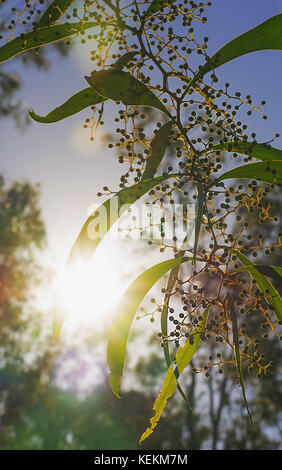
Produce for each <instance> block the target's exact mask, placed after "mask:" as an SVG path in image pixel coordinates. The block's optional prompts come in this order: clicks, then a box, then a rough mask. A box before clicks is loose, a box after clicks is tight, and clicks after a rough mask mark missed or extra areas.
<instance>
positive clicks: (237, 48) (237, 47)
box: [197, 13, 282, 78]
mask: <svg viewBox="0 0 282 470" xmlns="http://www.w3.org/2000/svg"><path fill="white" fill-rule="evenodd" d="M266 50H282V13H279V14H278V15H276V16H272V17H271V18H269V19H268V20H266V21H264V22H263V23H261V24H259V25H258V26H256V27H255V28H253V29H250V30H249V31H247V32H246V33H243V34H241V35H240V36H238V37H236V38H235V39H233V40H232V41H230V42H229V43H228V44H226V45H225V46H223V47H222V48H221V49H220V50H219V51H218V52H216V54H214V55H213V56H212V57H211V59H210V60H209V61H208V62H207V63H206V64H205V65H204V66H203V67H202V69H201V70H200V72H199V73H198V74H197V78H200V77H203V76H204V75H205V74H206V73H207V72H210V71H211V70H213V69H215V68H217V67H220V66H221V65H223V64H225V63H226V62H230V61H231V60H233V59H236V58H237V57H240V56H242V55H245V54H249V53H250V52H256V51H266Z"/></svg>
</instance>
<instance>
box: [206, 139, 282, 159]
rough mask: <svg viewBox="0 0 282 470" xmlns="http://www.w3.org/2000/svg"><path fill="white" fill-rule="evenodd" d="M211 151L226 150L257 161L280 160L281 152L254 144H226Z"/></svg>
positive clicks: (244, 142)
mask: <svg viewBox="0 0 282 470" xmlns="http://www.w3.org/2000/svg"><path fill="white" fill-rule="evenodd" d="M210 150H211V151H218V150H226V151H228V152H237V153H241V154H243V155H248V156H251V157H253V158H257V159H258V160H269V161H272V160H282V150H280V149H277V148H275V147H271V146H270V145H267V144H257V143H254V142H246V141H243V142H226V143H224V144H218V145H215V146H214V147H212V148H211V149H210Z"/></svg>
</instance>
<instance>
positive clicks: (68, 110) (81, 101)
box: [29, 87, 107, 123]
mask: <svg viewBox="0 0 282 470" xmlns="http://www.w3.org/2000/svg"><path fill="white" fill-rule="evenodd" d="M103 101H107V98H103V97H102V96H101V95H98V93H96V92H95V91H94V90H93V88H91V87H88V88H85V89H84V90H81V91H79V92H78V93H76V94H75V95H73V96H72V97H71V98H69V99H68V100H67V101H65V103H63V104H61V105H60V106H58V107H57V108H55V109H53V110H52V111H51V112H50V113H49V114H47V115H46V116H39V115H38V114H36V113H35V112H34V111H29V114H30V117H31V118H32V119H34V120H35V121H37V122H43V123H52V122H57V121H61V120H62V119H65V118H67V117H69V116H72V115H73V114H76V113H78V112H79V111H82V110H83V109H85V108H88V106H93V105H94V104H98V103H102V102H103Z"/></svg>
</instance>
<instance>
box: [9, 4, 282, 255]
mask: <svg viewBox="0 0 282 470" xmlns="http://www.w3.org/2000/svg"><path fill="white" fill-rule="evenodd" d="M281 11H282V1H281V0H269V1H265V0H248V1H246V0H244V1H243V0H236V1H234V0H214V1H213V6H212V7H210V8H208V9H207V17H208V22H207V24H206V26H203V27H202V31H203V34H204V35H207V36H208V37H209V38H210V41H209V53H210V55H211V54H212V53H214V52H216V50H218V49H219V48H220V47H221V46H223V45H224V44H226V43H227V42H228V41H230V40H231V39H233V38H234V37H235V36H237V35H239V34H241V33H243V32H245V31H247V30H249V29H251V28H252V27H254V26H256V25H257V24H259V23H261V22H263V21H264V20H266V19H267V18H269V17H271V16H273V15H275V14H278V13H280V12H281ZM82 47H83V46H80V45H79V44H78V43H77V46H76V47H75V48H74V50H72V51H71V52H70V54H69V56H68V57H67V58H65V59H62V58H61V57H60V56H58V54H57V53H54V52H52V55H51V54H50V57H51V58H52V66H51V68H50V70H49V71H47V72H46V71H39V70H36V69H35V68H34V67H28V68H24V67H23V66H22V65H21V64H20V63H19V61H17V60H13V59H12V60H11V61H10V63H9V64H7V65H6V66H5V67H9V69H10V70H13V71H15V72H18V73H19V74H20V75H21V77H22V80H23V83H24V85H23V87H22V90H21V91H20V96H21V97H22V98H23V99H24V100H25V102H26V103H27V105H28V107H29V108H33V109H34V110H35V111H36V112H37V113H38V114H42V115H44V114H47V112H49V110H51V109H53V108H54V107H55V106H57V105H59V104H61V103H62V102H64V101H65V100H66V99H67V98H69V97H70V96H71V95H72V94H74V93H75V92H77V91H79V90H80V89H82V88H84V87H86V86H87V84H86V82H85V80H84V78H83V76H84V75H86V74H88V73H89V72H90V71H91V70H92V68H93V65H92V63H91V62H90V61H89V60H88V59H87V56H86V55H85V54H84V52H83V48H82ZM84 56H85V57H84ZM217 75H218V76H219V78H220V79H222V81H223V83H224V82H225V81H228V82H230V83H231V85H232V90H234V91H237V90H238V91H241V92H242V93H243V94H246V93H248V92H249V93H250V94H251V95H252V96H253V97H254V98H255V99H256V100H257V101H261V100H263V99H265V100H266V101H267V106H266V107H265V112H266V114H267V116H268V120H267V121H263V120H262V119H257V118H252V119H251V120H249V122H250V123H251V122H252V123H253V126H252V127H253V130H255V131H256V132H257V138H258V140H261V141H264V140H268V139H271V138H272V136H273V135H274V134H275V133H276V132H279V133H280V134H281V135H282V106H281V105H282V90H281V75H282V53H281V52H279V51H266V52H257V53H253V54H249V55H246V56H244V57H241V58H239V59H236V60H234V61H232V62H230V63H229V64H226V65H224V66H222V67H221V68H220V69H218V72H217ZM106 108H107V109H106V114H105V118H104V121H105V123H106V129H108V130H111V123H112V119H111V105H110V104H108V103H107V106H106ZM88 115H89V112H88V111H83V112H82V113H79V114H77V115H75V116H73V117H70V118H68V119H66V120H64V121H62V122H60V123H55V124H39V123H35V122H34V123H32V124H31V125H30V126H29V127H28V128H27V129H26V130H25V131H24V132H22V131H20V130H18V129H17V128H16V127H15V124H14V122H13V121H12V120H11V119H2V120H1V122H0V137H1V170H0V173H2V174H3V175H4V176H5V177H6V178H7V180H8V181H12V180H24V179H27V180H30V181H32V182H39V183H41V187H42V194H41V206H42V211H43V218H44V221H45V223H46V227H47V232H48V241H49V247H50V252H51V254H52V256H54V257H55V258H60V259H64V258H65V257H66V255H67V253H68V251H69V249H70V247H71V244H72V242H73V241H74V239H75V236H76V235H77V234H78V232H79V231H80V228H81V226H82V224H83V222H84V220H85V217H86V212H87V208H88V207H89V206H90V205H91V204H92V203H95V202H100V199H99V198H97V196H96V193H97V192H98V191H99V190H100V189H101V188H102V187H103V186H105V185H107V186H109V187H111V188H118V184H119V177H120V175H121V174H122V171H123V166H122V165H119V164H118V163H117V159H116V158H115V157H114V152H111V151H109V150H108V149H104V148H103V147H98V148H96V150H95V147H93V148H94V151H92V150H91V149H92V147H90V145H91V144H89V141H88V137H89V134H88V131H87V130H83V129H82V126H83V122H84V119H85V117H87V116H88ZM107 122H109V124H107ZM250 127H251V126H250ZM83 135H84V137H83ZM275 146H276V147H280V148H282V140H281V138H280V139H278V140H277V141H276V142H275ZM89 149H90V150H89Z"/></svg>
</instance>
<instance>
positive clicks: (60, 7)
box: [37, 0, 74, 28]
mask: <svg viewBox="0 0 282 470" xmlns="http://www.w3.org/2000/svg"><path fill="white" fill-rule="evenodd" d="M73 2H74V0H55V1H54V2H53V3H51V5H50V6H49V7H48V8H47V10H46V11H45V12H44V13H43V15H42V16H41V17H40V20H39V22H38V24H37V25H38V26H39V28H42V27H43V26H49V25H50V24H53V23H55V22H56V21H57V20H59V19H60V18H61V16H62V15H63V14H64V13H65V12H66V11H67V9H68V8H69V7H70V6H71V4H72V3H73Z"/></svg>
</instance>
